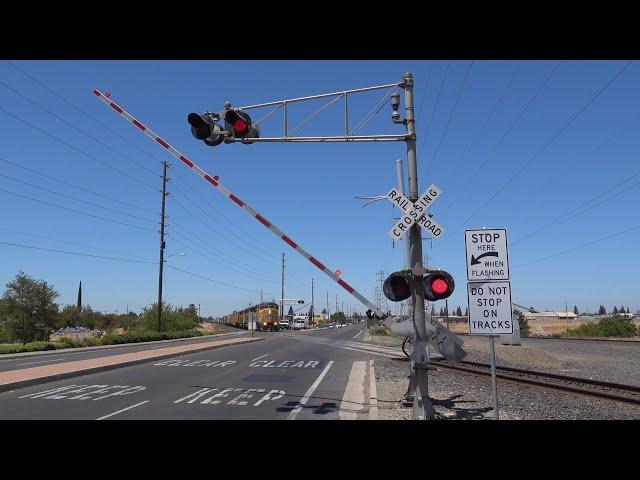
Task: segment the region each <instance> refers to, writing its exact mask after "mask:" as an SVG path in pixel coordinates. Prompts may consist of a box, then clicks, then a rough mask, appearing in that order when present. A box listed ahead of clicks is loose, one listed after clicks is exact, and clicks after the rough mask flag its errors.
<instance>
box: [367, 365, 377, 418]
mask: <svg viewBox="0 0 640 480" xmlns="http://www.w3.org/2000/svg"><path fill="white" fill-rule="evenodd" d="M369 420H378V389H377V388H376V372H375V370H374V369H373V360H369Z"/></svg>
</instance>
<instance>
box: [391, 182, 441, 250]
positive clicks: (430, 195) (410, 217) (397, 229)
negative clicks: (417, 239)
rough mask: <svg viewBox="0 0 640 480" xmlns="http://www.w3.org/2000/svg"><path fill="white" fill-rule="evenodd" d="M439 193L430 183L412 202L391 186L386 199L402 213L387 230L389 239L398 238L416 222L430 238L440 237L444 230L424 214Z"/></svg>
mask: <svg viewBox="0 0 640 480" xmlns="http://www.w3.org/2000/svg"><path fill="white" fill-rule="evenodd" d="M441 193H442V191H441V190H440V189H439V188H438V187H437V186H436V185H431V186H430V187H429V188H427V190H426V191H425V192H424V193H423V194H422V195H421V196H420V198H418V200H416V201H415V202H412V201H411V200H409V199H408V198H407V197H405V196H404V195H402V194H401V193H400V192H399V191H398V189H396V188H392V189H391V190H390V191H389V193H387V200H389V201H390V202H391V203H393V204H394V205H396V206H397V207H398V208H399V209H400V210H402V211H403V215H402V217H400V220H398V222H397V223H396V224H395V225H394V226H393V228H392V229H391V230H389V236H390V237H391V239H392V240H400V239H401V238H402V237H404V234H405V233H407V232H408V231H409V230H410V229H411V226H412V225H413V224H414V223H416V222H417V223H418V225H420V226H421V227H422V228H424V229H425V230H426V231H427V233H428V234H429V235H430V236H431V238H440V236H441V235H442V232H443V231H444V230H443V229H442V227H441V226H440V225H438V224H437V223H436V221H435V220H434V219H433V218H431V217H430V216H428V215H426V211H427V208H429V207H430V206H431V205H432V204H433V202H435V201H436V199H437V198H438V197H439V196H440V194H441Z"/></svg>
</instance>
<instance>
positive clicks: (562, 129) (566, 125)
mask: <svg viewBox="0 0 640 480" xmlns="http://www.w3.org/2000/svg"><path fill="white" fill-rule="evenodd" d="M631 63H632V61H628V62H627V63H626V64H625V65H624V66H623V67H622V68H621V69H620V70H618V71H617V72H616V74H615V75H614V76H613V77H612V78H611V79H609V81H607V83H605V84H604V85H603V86H602V87H601V88H600V89H599V90H598V91H597V92H596V93H595V94H594V95H593V96H592V97H591V98H590V99H589V100H588V101H587V103H586V104H585V105H583V106H582V107H581V108H580V109H578V110H577V111H576V112H575V113H574V114H573V115H572V116H571V117H569V119H568V120H567V121H566V122H565V123H564V124H563V125H562V126H561V127H560V128H559V129H558V130H557V131H556V132H555V133H554V134H553V135H552V136H551V138H550V139H549V140H547V142H545V143H544V144H543V145H542V147H540V148H539V149H538V150H537V151H536V152H535V153H534V154H533V155H532V156H531V158H529V160H527V161H526V162H525V163H524V164H523V165H522V166H521V167H520V168H519V169H518V170H517V171H516V172H515V173H514V174H513V175H511V176H510V177H509V178H508V179H507V181H506V182H505V183H503V184H502V185H501V186H500V187H499V188H498V190H496V192H495V193H494V194H493V195H491V196H490V197H489V198H488V199H486V200H485V201H484V202H483V203H482V204H481V205H480V206H478V208H477V209H476V210H475V211H474V212H473V213H472V214H471V215H469V217H467V219H466V220H465V221H464V222H463V223H462V225H464V224H466V223H467V222H468V221H469V220H471V219H472V218H473V217H474V216H475V215H477V214H478V212H480V211H481V210H482V209H483V208H484V207H485V206H486V205H487V204H488V203H489V202H491V201H492V200H493V199H494V198H496V197H497V196H498V195H499V194H500V193H501V192H502V191H503V190H504V189H505V188H506V187H507V186H508V185H509V184H510V183H511V182H512V181H513V180H514V179H515V178H516V177H517V176H518V175H520V174H521V173H522V172H523V171H524V170H526V168H527V167H528V166H529V165H531V163H532V162H533V161H534V160H535V159H536V158H538V157H539V156H540V155H541V154H542V152H544V151H545V150H546V149H547V148H548V147H549V145H551V144H552V143H553V142H554V141H555V140H557V139H558V138H559V137H560V135H562V134H563V133H564V132H566V131H567V130H568V129H569V127H570V126H571V125H573V124H574V123H575V121H576V120H577V119H578V118H579V117H580V116H581V115H582V114H583V113H584V112H585V111H586V110H587V109H588V108H589V107H590V106H591V105H592V104H593V103H594V102H595V101H596V100H597V99H598V98H600V96H601V95H602V94H603V93H604V92H605V91H606V90H607V89H608V88H609V87H610V86H611V85H612V84H613V82H615V81H616V80H617V79H618V78H619V77H620V75H622V73H623V72H624V71H625V70H626V69H627V68H629V66H630V65H631Z"/></svg>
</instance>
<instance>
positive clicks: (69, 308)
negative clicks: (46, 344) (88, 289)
mask: <svg viewBox="0 0 640 480" xmlns="http://www.w3.org/2000/svg"><path fill="white" fill-rule="evenodd" d="M58 325H59V326H61V327H72V326H76V325H80V312H79V311H78V307H77V306H76V305H65V306H64V308H63V309H62V311H61V312H60V313H59V314H58Z"/></svg>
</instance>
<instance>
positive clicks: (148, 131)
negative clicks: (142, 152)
mask: <svg viewBox="0 0 640 480" xmlns="http://www.w3.org/2000/svg"><path fill="white" fill-rule="evenodd" d="M93 94H94V95H95V96H96V97H98V98H99V99H100V100H102V101H103V102H104V103H105V104H106V105H107V106H109V107H111V108H112V109H113V110H114V111H115V112H116V113H118V114H119V115H120V116H121V117H123V118H124V119H125V120H127V121H128V122H129V123H131V124H132V125H134V126H135V127H136V128H138V130H140V131H141V132H143V133H144V134H145V135H147V137H149V138H150V139H151V140H153V141H154V142H156V143H157V144H159V145H160V146H161V147H163V148H164V149H165V150H167V151H168V152H169V153H170V154H171V155H173V156H174V157H175V158H177V159H178V160H180V162H182V164H183V165H186V166H187V167H189V168H190V169H191V170H193V171H194V172H196V173H197V174H198V175H199V176H200V177H201V178H203V179H204V180H205V181H206V182H207V183H209V184H210V185H212V186H213V187H214V188H215V189H216V190H218V191H219V192H220V193H222V194H223V195H224V196H225V197H227V198H228V199H229V200H231V201H232V202H233V203H235V204H236V205H238V206H239V207H240V208H242V209H243V210H244V211H245V212H247V213H248V214H249V215H251V216H252V217H253V218H255V219H256V220H257V221H258V222H260V223H261V224H262V225H263V226H265V227H266V228H268V229H269V230H270V231H271V232H273V233H274V234H275V235H276V236H277V237H278V238H280V239H281V240H282V241H284V242H285V243H286V244H287V245H289V246H290V247H291V248H293V249H294V250H295V251H297V252H298V253H299V254H300V255H302V256H303V257H304V258H306V259H307V260H309V261H310V262H311V263H313V264H314V265H315V266H316V267H317V268H318V269H320V270H321V271H322V272H323V273H324V274H325V275H327V276H328V277H329V278H331V280H333V281H334V282H335V283H337V284H338V285H340V286H341V287H342V288H344V289H345V290H346V291H347V292H349V293H350V294H351V295H352V296H354V297H355V298H356V299H357V300H358V301H359V302H360V303H362V304H363V305H365V306H366V307H368V308H369V309H371V310H372V311H373V312H375V314H376V315H378V316H379V317H381V318H384V317H385V314H384V313H383V312H381V311H380V310H378V309H377V308H376V306H375V305H374V304H373V303H372V302H370V301H369V300H368V299H367V298H366V297H365V296H364V295H362V294H361V293H360V292H358V291H357V290H356V289H355V288H353V287H352V286H351V285H349V284H348V283H347V282H345V281H344V280H342V279H341V278H339V277H338V276H337V275H336V274H335V273H333V271H332V270H331V269H329V268H327V267H326V266H325V265H324V264H323V263H322V262H320V261H319V260H317V259H316V258H315V257H313V256H312V255H311V254H310V253H309V252H307V251H306V250H305V249H304V248H302V247H301V246H300V245H299V244H297V243H296V242H294V241H293V240H292V239H291V237H289V236H287V235H285V234H284V232H283V231H282V230H280V229H279V228H278V227H276V226H275V225H274V224H273V223H271V222H270V221H269V220H267V219H266V218H265V217H263V216H262V215H260V214H259V213H258V212H256V211H255V210H254V209H253V208H252V207H251V206H250V205H248V204H247V203H245V202H244V201H243V200H241V199H240V198H239V197H237V196H236V195H234V194H233V193H232V192H231V191H230V190H229V189H228V188H226V187H225V186H224V185H222V184H221V183H220V182H219V181H218V179H219V177H217V176H213V177H212V176H210V175H209V174H208V173H207V172H205V171H204V170H202V169H201V168H200V167H199V166H198V165H196V164H195V162H193V161H192V160H190V159H189V158H187V157H186V156H185V155H183V154H182V153H180V152H179V151H178V150H176V149H175V148H174V147H173V146H171V145H170V144H169V143H168V142H166V141H165V140H164V139H163V138H161V137H160V136H158V135H157V134H156V133H155V132H154V131H153V130H151V129H150V128H148V127H147V126H146V125H144V124H143V123H142V122H140V121H139V120H137V119H136V118H134V117H133V116H132V115H130V114H129V113H128V112H126V111H125V110H124V109H123V108H122V107H121V106H120V105H118V104H117V103H115V102H114V101H112V100H110V98H108V97H106V96H105V95H104V94H103V93H102V92H100V91H99V90H97V89H94V90H93Z"/></svg>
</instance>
